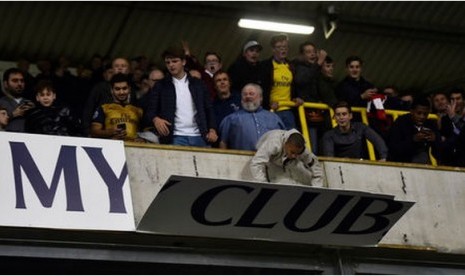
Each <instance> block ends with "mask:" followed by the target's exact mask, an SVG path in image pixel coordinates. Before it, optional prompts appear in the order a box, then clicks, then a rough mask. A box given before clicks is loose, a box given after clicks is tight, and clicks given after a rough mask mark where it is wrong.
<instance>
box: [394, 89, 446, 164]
mask: <svg viewBox="0 0 465 276" xmlns="http://www.w3.org/2000/svg"><path fill="white" fill-rule="evenodd" d="M430 112H431V104H430V102H429V100H428V98H426V97H418V98H415V99H414V100H413V102H412V107H411V110H410V113H409V114H405V115H402V116H399V118H397V120H396V121H395V122H394V123H393V125H392V127H391V129H390V130H389V139H388V140H389V144H388V147H389V155H388V161H395V162H408V163H420V164H431V158H430V155H429V153H430V150H431V153H432V155H433V156H434V157H435V158H436V159H439V158H440V156H439V150H440V146H441V138H440V134H439V131H438V130H437V126H436V125H437V124H436V122H434V121H432V120H428V115H429V113H430Z"/></svg>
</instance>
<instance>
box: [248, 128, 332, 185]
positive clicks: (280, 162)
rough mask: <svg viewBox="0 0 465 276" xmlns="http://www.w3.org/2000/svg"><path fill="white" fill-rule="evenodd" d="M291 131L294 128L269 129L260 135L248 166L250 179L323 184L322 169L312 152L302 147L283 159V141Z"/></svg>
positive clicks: (292, 131)
mask: <svg viewBox="0 0 465 276" xmlns="http://www.w3.org/2000/svg"><path fill="white" fill-rule="evenodd" d="M295 132H298V131H297V130H296V129H291V130H271V131H268V132H267V133H265V134H264V135H263V136H262V137H261V138H260V140H259V141H258V143H257V151H256V153H255V155H254V157H253V158H252V161H251V166H250V169H251V172H252V175H253V177H254V179H256V180H257V181H261V182H273V183H284V184H289V183H290V184H303V185H310V186H315V187H322V186H323V182H324V180H323V179H324V177H323V169H322V166H321V164H320V163H319V162H318V158H317V157H316V155H315V154H313V153H312V152H311V151H309V150H308V149H307V148H305V150H304V152H303V153H302V154H301V155H299V156H298V157H297V158H296V159H293V160H289V159H287V157H286V153H285V150H284V143H285V142H286V141H287V139H288V138H289V136H290V135H291V134H292V133H295Z"/></svg>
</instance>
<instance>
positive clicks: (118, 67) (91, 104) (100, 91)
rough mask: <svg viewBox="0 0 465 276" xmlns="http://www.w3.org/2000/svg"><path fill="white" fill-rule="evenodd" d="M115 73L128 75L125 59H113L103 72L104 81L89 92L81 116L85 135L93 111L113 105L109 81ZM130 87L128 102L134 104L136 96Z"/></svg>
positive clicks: (87, 131) (127, 65)
mask: <svg viewBox="0 0 465 276" xmlns="http://www.w3.org/2000/svg"><path fill="white" fill-rule="evenodd" d="M117 73H122V74H125V75H129V73H130V67H129V61H128V60H127V59H126V58H115V59H114V60H113V62H112V63H111V70H110V69H106V70H105V72H104V75H106V76H104V77H105V80H104V81H102V82H100V83H98V84H96V85H95V86H94V87H93V88H92V90H91V91H90V93H89V97H88V98H87V101H86V104H85V106H84V110H83V115H82V126H83V129H84V132H85V133H86V134H87V133H89V128H90V123H91V121H92V115H93V114H94V113H95V110H96V109H97V108H98V107H99V106H101V105H103V104H106V103H113V96H112V92H111V85H110V83H109V80H110V78H111V75H112V74H117ZM108 77H109V78H108ZM130 86H131V94H130V97H129V101H130V103H131V104H134V103H135V102H136V101H137V96H136V94H135V93H136V92H135V89H134V87H133V85H132V83H130Z"/></svg>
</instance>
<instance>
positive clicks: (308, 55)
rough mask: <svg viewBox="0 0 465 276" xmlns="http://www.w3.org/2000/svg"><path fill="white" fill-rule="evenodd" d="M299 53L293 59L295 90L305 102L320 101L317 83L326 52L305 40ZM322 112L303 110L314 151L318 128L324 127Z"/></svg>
mask: <svg viewBox="0 0 465 276" xmlns="http://www.w3.org/2000/svg"><path fill="white" fill-rule="evenodd" d="M299 53H300V55H299V57H298V58H296V59H295V60H294V61H293V65H294V73H295V74H294V88H295V91H296V93H297V94H298V95H300V96H301V97H302V100H304V101H305V102H314V103H319V102H322V101H323V97H322V95H320V91H319V87H318V84H319V79H320V75H321V68H322V67H321V66H322V64H323V63H324V61H325V58H326V56H327V53H326V51H325V50H323V49H321V50H319V51H318V50H317V48H316V45H315V44H313V43H312V42H310V41H305V42H304V43H302V44H301V45H300V47H299ZM323 113H324V111H323V110H321V109H313V108H307V109H306V110H305V115H306V119H307V126H308V131H309V132H310V140H311V142H312V143H311V144H312V151H313V152H314V153H317V152H318V136H319V135H320V136H321V134H319V132H318V129H319V128H320V129H321V128H322V127H324V122H325V118H324V114H323Z"/></svg>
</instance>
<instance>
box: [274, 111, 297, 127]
mask: <svg viewBox="0 0 465 276" xmlns="http://www.w3.org/2000/svg"><path fill="white" fill-rule="evenodd" d="M275 113H276V115H278V116H279V118H281V120H282V121H283V123H284V126H285V127H286V130H290V129H293V128H296V126H295V117H294V113H293V112H292V110H283V111H276V112H275Z"/></svg>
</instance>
